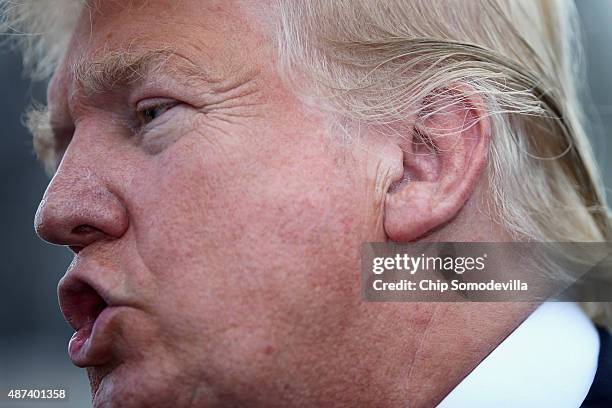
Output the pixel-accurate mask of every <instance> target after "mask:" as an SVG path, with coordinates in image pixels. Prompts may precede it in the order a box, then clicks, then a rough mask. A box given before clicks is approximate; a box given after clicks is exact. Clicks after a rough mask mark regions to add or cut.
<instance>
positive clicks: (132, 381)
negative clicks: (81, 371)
mask: <svg viewBox="0 0 612 408" xmlns="http://www.w3.org/2000/svg"><path fill="white" fill-rule="evenodd" d="M88 374H89V378H90V382H91V387H92V396H93V401H92V402H93V406H94V408H139V407H147V408H162V407H176V408H181V407H190V406H193V403H194V399H195V396H196V392H197V390H196V389H190V387H189V386H188V385H187V383H186V382H185V381H184V380H181V378H179V377H178V376H176V375H172V374H171V373H169V372H166V371H165V370H164V369H163V368H160V367H159V366H158V367H156V368H155V369H152V368H151V367H146V365H142V366H136V365H132V366H130V365H127V364H120V365H118V366H117V367H116V368H114V369H113V370H112V371H110V372H108V373H102V370H98V369H97V368H89V369H88ZM198 406H208V404H204V405H202V404H200V405H198Z"/></svg>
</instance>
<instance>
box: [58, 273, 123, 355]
mask: <svg viewBox="0 0 612 408" xmlns="http://www.w3.org/2000/svg"><path fill="white" fill-rule="evenodd" d="M58 296H59V301H60V309H61V311H62V314H63V315H64V317H65V319H66V321H67V322H68V324H70V326H72V328H73V329H74V330H75V333H74V334H73V335H72V338H71V339H70V342H69V344H68V354H69V356H70V359H71V360H72V363H73V364H74V365H76V366H78V367H93V366H100V365H104V364H107V363H108V362H110V361H111V359H112V347H113V334H114V332H116V329H117V327H115V326H116V324H114V322H116V320H117V319H116V316H117V314H119V313H121V311H122V310H123V309H124V308H125V306H119V305H116V304H114V303H113V302H110V301H109V299H108V297H107V296H104V295H103V294H102V291H101V290H97V289H96V288H94V286H93V285H91V284H90V283H88V282H87V281H85V280H84V279H81V278H79V277H77V276H75V275H74V274H71V273H68V274H67V275H66V276H65V277H64V278H63V279H62V280H61V281H60V284H59V286H58Z"/></svg>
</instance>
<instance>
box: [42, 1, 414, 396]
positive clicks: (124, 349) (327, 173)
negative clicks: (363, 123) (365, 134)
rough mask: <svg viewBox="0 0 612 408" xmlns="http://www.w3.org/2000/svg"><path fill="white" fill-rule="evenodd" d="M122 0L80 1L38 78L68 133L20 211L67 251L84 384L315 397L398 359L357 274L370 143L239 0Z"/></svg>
mask: <svg viewBox="0 0 612 408" xmlns="http://www.w3.org/2000/svg"><path fill="white" fill-rule="evenodd" d="M137 3H138V4H132V5H131V6H126V5H125V4H124V2H99V3H98V4H97V5H96V6H95V7H91V8H89V9H87V10H86V11H85V12H84V13H83V14H82V16H81V20H80V22H79V25H78V28H77V30H76V32H75V35H74V37H73V42H72V44H71V46H70V48H69V52H68V55H67V56H66V58H65V61H64V64H63V65H62V66H61V68H60V69H59V70H58V72H57V73H56V75H55V76H54V79H53V81H52V84H51V86H50V91H49V102H50V109H51V112H52V116H53V119H52V122H53V123H54V127H55V128H56V133H57V136H58V140H59V141H60V143H64V144H67V143H68V142H69V144H67V149H66V151H65V153H64V155H63V159H62V162H61V165H60V167H59V169H58V172H57V173H56V175H55V177H54V179H53V181H52V183H51V185H50V186H49V189H48V191H47V192H46V195H45V197H44V199H43V202H42V203H41V207H40V209H39V213H38V214H37V226H38V230H39V233H40V234H41V235H42V236H43V237H44V238H46V239H48V240H51V241H54V242H57V243H61V244H65V245H70V246H71V247H72V248H73V250H75V251H77V252H78V253H77V255H76V256H75V261H74V262H73V265H71V268H70V270H69V271H68V273H67V274H66V277H65V278H64V279H63V282H61V284H60V297H61V303H62V308H63V311H64V313H65V314H66V315H67V318H68V319H69V320H71V321H72V324H73V326H75V328H76V329H79V333H78V334H77V335H76V337H75V338H74V339H73V341H72V344H71V346H70V348H71V356H72V358H73V360H74V361H75V363H76V364H78V365H81V366H88V367H90V368H89V375H90V379H91V382H92V388H93V391H94V393H95V396H94V397H95V402H96V403H97V404H100V405H105V403H108V402H115V403H120V404H121V406H148V407H152V406H188V405H189V404H191V403H194V404H199V405H206V404H211V405H212V404H214V403H215V402H217V403H222V404H223V405H226V406H233V405H240V404H250V405H251V406H253V405H258V404H260V405H266V406H270V405H272V402H275V403H276V404H278V405H280V406H285V405H287V404H290V403H292V404H298V403H299V402H300V401H301V402H302V403H303V404H308V403H314V402H315V401H316V400H317V399H318V402H319V403H320V402H322V401H325V400H330V399H331V398H332V397H334V396H335V395H336V393H337V392H338V391H340V390H349V389H351V388H353V387H354V388H355V393H354V394H353V395H354V396H356V395H358V394H359V392H360V391H359V390H360V389H361V390H363V389H364V388H365V387H366V385H365V384H370V385H371V384H375V383H376V382H377V381H378V380H377V378H379V376H378V375H377V369H378V368H380V370H386V373H387V375H401V373H402V370H404V369H405V368H404V364H403V363H400V361H403V360H404V359H403V358H402V356H403V355H404V353H408V352H409V351H410V350H414V347H412V344H411V341H412V340H411V339H412V337H411V336H406V333H404V337H405V344H404V346H405V347H403V348H402V350H386V351H384V352H389V353H395V356H396V357H398V358H397V364H396V366H394V363H393V361H394V359H389V360H390V362H389V364H385V365H383V364H381V363H380V361H379V360H378V357H380V356H379V355H378V353H382V352H383V351H380V352H379V351H375V352H372V350H371V348H372V347H375V344H376V342H377V339H378V338H380V337H379V336H387V335H389V336H392V335H401V334H402V333H396V334H391V332H392V326H393V325H390V324H389V323H388V321H389V320H388V319H384V318H382V316H383V315H384V314H385V313H386V312H385V311H386V310H387V309H386V307H385V306H384V305H371V304H370V305H364V304H362V303H361V302H360V294H359V293H360V292H359V291H360V287H359V272H358V271H359V250H360V244H361V243H362V242H364V241H380V240H382V239H384V235H383V232H382V228H381V219H380V217H381V201H382V199H383V196H384V191H381V190H380V186H381V184H384V183H383V182H382V181H381V180H380V179H378V178H377V177H376V175H377V174H380V172H381V169H380V168H379V163H378V161H377V160H376V159H375V157H378V155H377V154H374V153H372V152H373V150H376V147H375V145H374V144H373V143H372V144H368V142H364V143H361V144H359V145H350V146H349V145H342V144H341V143H339V142H337V141H336V140H335V139H338V138H339V135H334V134H330V132H329V131H328V129H329V127H328V126H327V120H326V119H325V117H324V116H323V115H321V114H319V113H317V112H315V111H313V110H310V109H307V108H306V107H305V106H304V105H303V104H302V103H301V102H300V101H299V99H298V98H297V97H296V96H295V95H294V94H293V93H292V92H291V91H290V90H288V89H287V88H286V87H285V85H284V84H283V83H282V82H281V80H280V77H279V75H278V74H277V72H276V68H275V64H276V57H275V54H274V50H273V49H272V48H271V45H270V44H273V42H272V41H270V40H269V39H268V38H266V35H268V34H267V33H266V32H265V30H264V29H263V28H261V27H263V26H264V24H263V22H264V19H263V17H262V16H256V15H255V14H253V13H251V12H250V11H249V8H248V6H245V5H242V4H233V3H231V4H230V3H229V2H226V1H223V2H204V1H199V0H183V1H180V2H174V1H146V2H142V4H141V2H137ZM121 66H124V67H125V66H128V68H121ZM100 311H102V312H101V313H100ZM412 317H413V316H412V315H411V314H410V313H406V314H404V315H402V316H397V317H396V319H397V321H400V320H402V321H405V320H406V319H411V318H412ZM96 318H97V320H96V322H95V324H93V323H92V322H93V321H94V319H96ZM377 322H381V323H377ZM382 322H385V324H383V323H382ZM377 325H378V326H380V327H377ZM414 327H415V330H417V329H418V328H419V325H418V324H416V323H415V325H414ZM92 330H93V331H92ZM90 332H91V333H90ZM369 348H370V351H371V352H370V353H369V355H370V357H364V356H363V355H359V354H358V353H363V352H364V351H365V350H368V349H369ZM368 367H369V368H368ZM377 367H378V368H377ZM364 372H366V373H369V375H368V378H363V377H362V376H357V375H355V373H364ZM404 374H405V373H404ZM380 380H381V381H383V380H384V376H380Z"/></svg>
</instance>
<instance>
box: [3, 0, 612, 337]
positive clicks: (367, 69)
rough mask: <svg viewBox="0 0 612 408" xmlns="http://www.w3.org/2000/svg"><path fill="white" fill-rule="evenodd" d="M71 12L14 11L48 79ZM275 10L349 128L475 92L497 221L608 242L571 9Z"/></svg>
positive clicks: (305, 4)
mask: <svg viewBox="0 0 612 408" xmlns="http://www.w3.org/2000/svg"><path fill="white" fill-rule="evenodd" d="M51 3H52V4H51ZM63 3H64V5H63V6H61V7H60V6H59V5H58V1H53V2H51V1H39V2H21V3H19V2H14V1H11V2H10V3H9V2H5V3H4V5H3V16H4V19H5V20H4V24H5V26H6V27H9V28H10V29H12V30H13V31H17V32H26V33H39V34H41V35H34V36H33V35H30V34H28V35H25V36H16V38H17V40H18V42H19V43H20V45H21V47H22V49H23V50H24V62H25V64H26V66H27V67H28V68H29V69H30V70H31V72H32V73H33V74H34V76H36V77H38V78H41V77H44V76H47V75H48V74H50V73H51V72H52V71H53V70H54V69H55V67H56V66H57V64H58V62H59V61H60V60H61V58H62V55H63V53H64V52H65V49H66V46H67V43H68V38H69V35H70V31H71V30H72V27H73V25H74V24H75V21H76V16H77V14H78V11H79V9H80V7H81V6H82V4H83V2H82V1H79V0H64V1H63ZM276 6H277V10H278V12H279V14H278V15H279V18H278V26H277V27H278V29H277V30H276V34H277V37H276V38H277V39H278V47H277V48H278V52H279V62H280V72H282V73H284V75H286V77H287V78H288V79H289V80H291V78H297V77H298V76H299V77H300V78H304V77H307V78H309V79H310V81H309V82H308V83H309V86H312V85H313V84H314V88H313V89H314V91H313V90H312V89H311V90H310V92H309V93H310V94H313V95H316V96H318V97H324V98H325V100H326V104H325V108H326V109H329V110H330V111H332V112H333V113H334V116H335V117H336V118H337V119H338V121H339V122H340V121H342V122H343V123H349V124H376V125H381V127H385V126H386V127H387V128H389V129H391V128H393V124H394V123H398V122H401V121H403V120H405V118H406V117H408V116H409V115H414V117H417V118H423V117H426V116H427V115H428V114H430V113H431V106H430V105H428V103H426V102H425V103H421V104H417V107H416V108H415V102H417V101H427V100H428V97H429V96H431V95H437V96H442V97H444V96H445V95H449V91H452V87H453V85H454V84H467V85H468V86H469V89H472V90H473V92H474V93H475V94H477V95H478V96H479V97H480V98H482V100H483V101H484V103H485V105H486V111H487V112H488V113H487V114H488V115H489V116H490V120H491V123H492V128H493V138H492V144H491V151H490V160H489V166H488V169H487V175H488V181H489V185H490V201H489V202H487V203H485V204H486V207H487V209H488V210H489V211H490V214H491V218H492V219H493V220H494V221H496V222H499V223H500V224H502V225H503V226H504V227H505V228H506V229H507V231H509V232H510V233H511V234H512V235H513V236H515V237H516V239H527V240H534V241H608V240H610V237H611V235H612V233H611V231H612V229H611V223H610V218H609V214H608V210H607V206H606V202H605V193H604V192H605V190H604V186H603V183H602V178H601V176H600V174H599V170H598V169H597V166H596V162H595V160H594V158H593V154H592V151H591V147H590V143H589V140H588V138H587V135H586V132H585V129H584V124H583V112H582V109H581V106H580V103H579V88H578V81H579V79H580V78H581V60H582V55H581V54H580V50H581V47H580V38H579V30H578V25H577V13H576V10H575V8H574V5H573V2H572V1H570V0H558V1H554V0H534V1H530V0H524V1H518V0H471V1H462V0H410V1H407V0H388V1H385V2H379V1H374V0H335V1H332V0H309V1H284V0H278V2H277V4H276ZM296 74H299V75H296ZM293 82H295V83H296V82H298V81H293ZM296 86H298V87H299V84H297V85H296ZM301 91H305V89H301ZM358 127H359V126H355V128H358ZM584 306H585V308H586V309H587V311H588V312H589V313H590V314H591V316H592V317H593V318H594V319H595V320H597V321H599V322H600V323H604V324H608V325H609V324H610V323H612V313H611V309H610V307H609V306H610V305H609V304H604V303H599V304H595V303H593V304H585V305H584Z"/></svg>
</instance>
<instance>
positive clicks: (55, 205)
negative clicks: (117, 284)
mask: <svg viewBox="0 0 612 408" xmlns="http://www.w3.org/2000/svg"><path fill="white" fill-rule="evenodd" d="M67 153H68V152H67ZM65 158H67V157H65ZM70 159H72V160H63V161H62V164H61V165H60V167H59V169H58V171H57V173H56V174H55V176H54V177H53V179H52V180H51V182H50V183H49V186H48V187H47V190H46V191H45V194H44V196H43V198H42V200H41V202H40V205H39V207H38V210H37V212H36V216H35V219H34V225H35V229H36V233H37V234H38V235H39V236H40V237H41V238H42V239H44V240H45V241H48V242H51V243H54V244H59V245H70V246H76V247H85V246H87V245H89V244H91V243H92V242H94V241H97V240H99V239H112V238H119V237H121V236H122V235H123V234H124V232H125V230H126V229H127V227H128V215H127V212H126V209H125V207H124V206H123V203H122V201H121V200H120V199H119V197H118V196H117V195H116V194H115V193H113V192H112V191H111V189H110V188H109V186H108V184H107V183H106V182H105V181H104V180H103V179H102V178H101V177H100V176H99V175H98V174H97V173H96V171H95V170H94V169H92V168H89V167H87V166H86V165H84V164H80V162H79V161H78V160H74V159H75V158H74V157H71V158H70ZM86 162H89V163H91V161H90V160H87V161H86ZM97 162H98V163H99V162H100V161H99V160H98V161H97Z"/></svg>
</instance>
